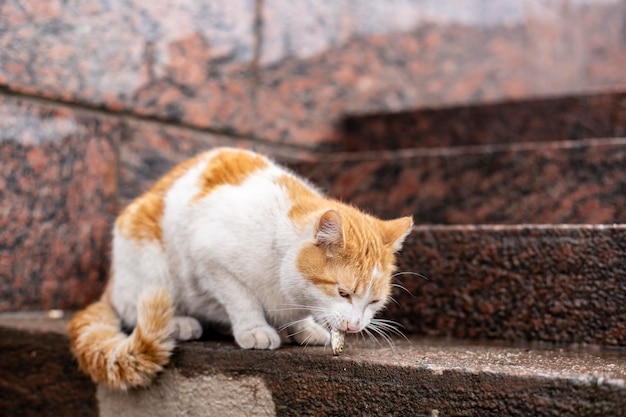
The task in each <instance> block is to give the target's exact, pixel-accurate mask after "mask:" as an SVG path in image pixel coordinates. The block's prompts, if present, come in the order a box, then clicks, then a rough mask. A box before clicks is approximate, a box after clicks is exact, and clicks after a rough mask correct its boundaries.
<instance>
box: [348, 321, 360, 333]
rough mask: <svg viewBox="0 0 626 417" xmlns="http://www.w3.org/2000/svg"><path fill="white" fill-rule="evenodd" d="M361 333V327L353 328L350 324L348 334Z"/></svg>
mask: <svg viewBox="0 0 626 417" xmlns="http://www.w3.org/2000/svg"><path fill="white" fill-rule="evenodd" d="M358 331H359V326H353V325H352V324H351V323H350V324H348V332H351V333H356V332H358Z"/></svg>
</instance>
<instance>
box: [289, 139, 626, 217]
mask: <svg viewBox="0 0 626 417" xmlns="http://www.w3.org/2000/svg"><path fill="white" fill-rule="evenodd" d="M625 167H626V139H625V138H599V139H587V140H575V141H554V142H527V143H512V144H510V143H509V144H506V143H504V144H502V143H501V144H489V145H475V146H454V147H442V148H430V149H427V148H425V149H403V150H396V151H376V152H348V153H336V154H328V155H318V156H317V157H316V158H315V159H314V160H311V161H301V162H299V163H296V164H293V168H294V169H295V170H296V171H298V172H300V173H301V174H302V175H304V176H305V177H307V178H310V179H311V180H312V181H313V182H314V183H316V184H319V185H320V186H321V187H322V188H324V189H326V190H328V191H329V193H330V194H331V195H333V196H335V197H338V198H340V199H342V200H344V201H349V202H350V203H353V204H355V205H357V206H359V207H362V208H364V209H366V210H369V211H371V212H372V213H376V214H377V215H380V216H383V217H392V216H398V215H399V214H413V215H414V218H415V221H416V223H418V224H467V225H471V224H525V223H533V224H559V223H569V224H611V223H623V222H625V221H626V175H624V168H625Z"/></svg>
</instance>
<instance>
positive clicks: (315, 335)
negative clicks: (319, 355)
mask: <svg viewBox="0 0 626 417" xmlns="http://www.w3.org/2000/svg"><path fill="white" fill-rule="evenodd" d="M293 330H294V331H293V336H292V337H293V338H294V339H295V341H296V342H298V343H300V344H301V345H318V346H324V345H327V344H329V343H330V333H329V331H328V330H327V329H326V328H325V327H324V326H321V325H319V324H317V323H316V322H314V321H313V320H312V319H311V320H306V321H303V322H302V323H300V325H298V326H295V328H294V329H293Z"/></svg>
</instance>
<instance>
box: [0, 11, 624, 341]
mask: <svg viewBox="0 0 626 417" xmlns="http://www.w3.org/2000/svg"><path fill="white" fill-rule="evenodd" d="M625 15H626V3H625V2H624V1H623V0H558V1H557V0H555V1H545V0H525V1H521V0H520V1H513V2H487V3H486V2H484V1H482V0H469V1H465V2H462V3H459V2H455V1H452V0H427V1H420V0H396V1H393V2H381V1H378V0H363V1H350V0H338V1H334V0H333V1H330V0H328V1H311V0H293V1H279V0H216V1H208V0H202V1H198V0H177V1H173V0H172V1H163V2H144V1H139V0H122V1H116V2H110V1H105V0H95V1H89V2H87V1H78V2H70V3H68V2H61V1H58V0H50V1H45V2H16V1H8V2H0V16H2V18H1V19H0V152H1V156H2V164H1V166H0V172H1V173H2V176H1V177H0V228H1V230H2V233H1V234H0V310H13V309H40V308H51V307H58V308H76V307H78V306H82V305H84V304H85V303H86V302H88V301H91V300H93V299H94V298H95V297H96V296H97V295H98V294H99V293H100V291H101V288H102V285H103V282H104V280H105V278H106V271H107V250H108V242H109V230H110V224H111V221H112V219H113V217H114V216H115V214H116V212H117V210H118V209H119V208H120V207H121V206H122V205H123V204H125V203H126V202H127V201H128V200H130V199H131V198H133V197H134V196H136V195H137V194H139V193H140V192H141V191H143V190H144V189H146V188H147V187H148V186H149V184H150V183H151V182H152V181H154V180H155V179H156V178H157V177H158V176H160V175H161V174H162V173H164V172H165V171H166V170H167V169H168V168H169V167H171V166H173V165H174V164H175V163H176V162H178V161H180V160H182V159H185V158H187V157H188V156H191V155H192V154H194V153H196V152H198V151H201V150H204V149H206V148H208V147H210V146H215V145H230V146H240V147H247V148H253V149H258V150H261V151H263V152H266V153H269V154H271V155H273V156H275V157H276V158H277V159H279V160H280V161H282V162H287V163H289V164H290V165H291V166H293V167H295V168H296V169H298V170H300V171H301V172H303V173H305V174H306V175H307V176H311V177H312V178H313V180H314V181H316V182H318V183H321V185H323V186H325V187H326V188H328V189H329V190H330V191H331V193H332V194H334V195H337V196H340V197H342V198H344V199H346V200H349V201H351V202H354V203H356V204H358V205H361V206H363V207H365V208H367V209H370V210H372V211H373V212H375V213H377V214H379V215H383V216H395V215H398V214H401V213H405V214H408V213H416V220H417V221H418V223H450V224H452V223H464V224H466V223H493V222H501V223H517V222H535V223H539V222H542V223H543V222H586V223H603V222H618V221H624V212H625V211H624V208H625V207H626V205H625V201H624V198H625V197H624V195H626V193H625V191H626V190H625V186H624V184H625V180H624V179H623V177H624V175H623V170H624V169H623V167H624V165H625V164H626V161H625V158H626V153H625V149H626V148H625V147H626V144H625V143H624V140H622V139H612V140H596V141H587V142H582V143H570V142H563V143H561V144H555V143H552V142H550V141H553V140H563V139H580V138H583V137H585V136H586V135H587V134H590V135H593V136H596V135H600V134H601V133H602V135H601V136H605V135H620V134H623V132H624V126H625V125H626V121H625V119H624V100H623V92H624V91H626V72H624V71H623V68H624V67H625V66H626V65H625V64H626V42H624V30H623V29H624V16H625ZM589 94H594V95H593V96H589V97H582V98H581V97H578V98H577V97H576V96H580V95H589ZM564 96H565V97H573V98H571V100H573V101H568V100H570V99H564V100H563V99H559V97H561V98H562V97H564ZM546 97H557V99H558V100H557V101H550V100H544V99H545V98H546ZM511 100H513V101H515V100H535V101H534V103H535V104H534V105H531V106H530V107H528V106H529V105H528V103H522V104H520V105H516V104H509V105H506V106H500V105H493V106H491V105H490V103H491V104H493V103H494V102H501V101H511ZM537 100H539V101H537ZM559 100H561V101H559ZM536 103H540V104H536ZM541 103H544V104H541ZM545 103H548V104H545ZM571 103H575V104H571ZM465 105H467V106H470V107H471V106H478V105H480V106H483V107H481V108H480V109H477V110H461V111H457V110H458V109H459V107H458V106H465ZM516 106H517V107H516ZM446 108H448V109H449V108H453V110H450V111H448V110H445V109H446ZM416 109H421V112H420V113H415V111H416ZM424 109H431V110H432V109H439V110H432V111H431V112H430V113H429V112H428V111H424ZM576 111H577V112H578V113H576ZM395 112H405V113H406V114H405V115H404V116H403V115H400V116H399V117H400V119H401V121H400V122H399V124H398V122H395V121H394V119H391V118H388V119H385V121H383V122H381V121H380V120H376V117H369V116H371V115H376V114H381V113H382V114H387V115H388V114H389V113H395ZM538 112H541V113H545V114H544V117H543V118H542V119H541V121H538V120H537V119H536V118H535V115H536V114H537V113H538ZM416 114H418V117H417V119H416V118H415V117H414V116H415V115H416ZM551 115H557V117H552V116H551ZM558 115H560V116H558ZM576 115H580V117H578V116H576ZM364 116H368V117H364ZM503 116H504V119H505V120H506V121H502V122H501V124H499V123H498V122H497V121H498V120H499V119H500V118H501V117H503ZM403 117H406V118H407V119H402V118H403ZM567 117H575V120H569V119H567ZM346 120H347V122H345V121H346ZM481 120H487V121H488V122H486V127H485V128H484V130H481V129H480V128H481V125H480V121H481ZM529 120H530V122H528V121H529ZM346 123H348V125H349V126H352V130H351V131H348V132H346V131H345V130H344V127H345V125H346ZM423 123H426V124H430V126H429V127H427V128H426V130H424V128H423V125H422V124H423ZM472 123H473V124H472ZM437 124H439V125H443V130H440V129H438V128H432V126H434V125H437ZM381 125H382V126H383V127H382V128H381V127H379V126H381ZM468 125H469V126H468ZM507 127H508V128H510V129H511V130H512V132H509V133H512V135H511V136H507V132H506V129H507ZM463 128H470V129H471V131H472V132H471V133H470V134H469V135H467V136H464V137H463V136H462V135H460V136H459V135H457V134H456V133H457V132H458V130H459V129H463ZM359 129H360V130H359ZM355 132H358V133H355ZM381 132H382V133H381ZM579 133H580V134H579ZM346 134H347V135H346ZM386 135H387V136H386ZM388 135H392V136H393V138H394V140H393V141H391V142H390V141H387V138H388ZM417 135H419V136H420V137H421V139H420V140H421V142H419V143H420V145H419V146H434V145H455V146H457V148H454V149H439V150H419V151H414V150H413V151H400V152H399V153H395V154H394V153H388V152H378V153H371V154H368V153H359V152H356V153H354V154H352V155H347V154H334V153H336V152H337V151H340V150H344V149H348V150H351V151H361V150H367V149H375V150H379V149H389V148H398V147H400V148H402V147H407V146H415V144H416V143H417V142H416V141H415V140H414V139H412V138H414V137H415V136H417ZM511 138H513V140H514V141H515V142H516V143H517V142H519V141H521V140H523V141H536V142H549V143H543V144H536V145H523V146H522V145H515V144H514V145H507V144H503V142H505V143H508V142H509V141H510V139H511ZM366 142H368V143H366ZM468 144H472V145H475V144H489V146H485V147H458V145H468ZM494 144H495V145H494ZM323 151H329V154H328V155H323V154H320V152H323ZM566 259H567V258H566ZM418 330H419V329H418ZM420 331H421V330H420Z"/></svg>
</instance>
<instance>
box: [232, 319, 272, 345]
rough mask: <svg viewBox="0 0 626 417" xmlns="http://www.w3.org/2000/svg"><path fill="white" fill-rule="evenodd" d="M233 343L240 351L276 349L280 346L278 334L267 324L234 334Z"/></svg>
mask: <svg viewBox="0 0 626 417" xmlns="http://www.w3.org/2000/svg"><path fill="white" fill-rule="evenodd" d="M235 341H236V342H237V344H238V345H239V346H240V347H241V348H242V349H277V348H278V347H279V346H280V336H279V335H278V332H277V331H276V329H274V328H273V327H271V326H269V325H267V324H266V325H263V326H259V327H255V328H253V329H248V330H244V331H241V332H235Z"/></svg>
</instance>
